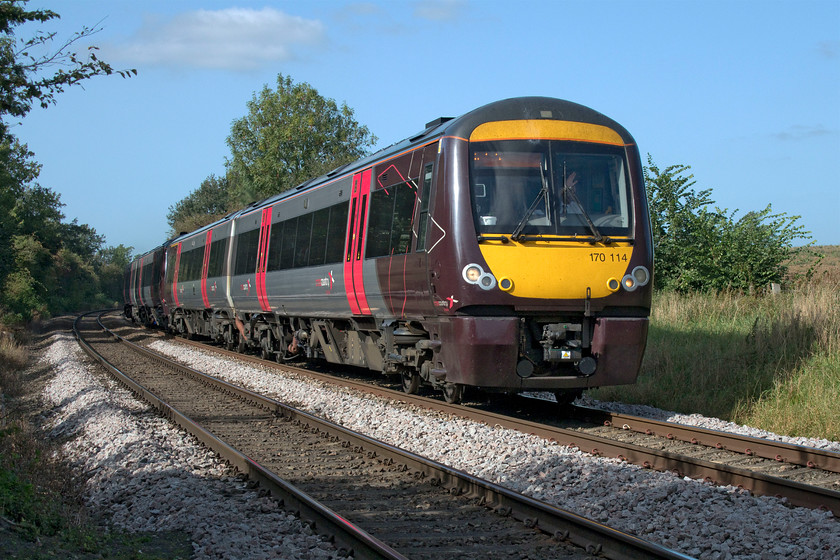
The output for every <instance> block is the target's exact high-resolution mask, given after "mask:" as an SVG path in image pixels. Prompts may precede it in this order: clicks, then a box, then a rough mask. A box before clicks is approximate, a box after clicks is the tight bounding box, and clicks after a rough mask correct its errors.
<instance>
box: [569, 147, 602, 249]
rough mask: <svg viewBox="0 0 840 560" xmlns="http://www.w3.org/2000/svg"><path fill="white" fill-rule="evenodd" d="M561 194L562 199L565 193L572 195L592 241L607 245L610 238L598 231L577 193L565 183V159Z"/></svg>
mask: <svg viewBox="0 0 840 560" xmlns="http://www.w3.org/2000/svg"><path fill="white" fill-rule="evenodd" d="M563 194H564V197H563V199H564V200H565V195H570V196H571V197H572V200H574V201H575V203H577V205H578V208H580V214H581V216H583V219H584V220H586V223H587V225H588V226H589V229H590V231H592V237H593V240H592V243H600V242H603V243H604V244H605V245H609V244H610V243H611V240H610V238H609V237H607V236H605V235H601V232H600V231H598V228H597V227H595V223H594V222H593V221H592V218H590V217H589V213H588V212H587V211H586V208H584V207H583V203H582V202H581V201H580V199H579V198H578V195H577V193H576V192H575V190H574V189H573V188H571V187H569V185H567V184H566V162H565V161H564V162H563ZM564 212H565V210H564Z"/></svg>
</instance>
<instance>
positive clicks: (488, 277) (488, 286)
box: [478, 272, 496, 290]
mask: <svg viewBox="0 0 840 560" xmlns="http://www.w3.org/2000/svg"><path fill="white" fill-rule="evenodd" d="M478 285H479V286H480V287H481V289H482V290H492V289H493V288H495V287H496V277H495V276H493V275H492V274H490V273H489V272H487V273H485V274H482V275H481V278H479V279H478Z"/></svg>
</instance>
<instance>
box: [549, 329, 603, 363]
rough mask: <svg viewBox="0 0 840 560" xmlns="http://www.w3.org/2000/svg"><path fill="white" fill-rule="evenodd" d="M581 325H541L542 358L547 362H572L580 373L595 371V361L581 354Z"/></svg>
mask: <svg viewBox="0 0 840 560" xmlns="http://www.w3.org/2000/svg"><path fill="white" fill-rule="evenodd" d="M582 330H583V326H582V325H581V324H580V323H551V324H548V325H544V326H543V336H542V340H541V341H540V345H542V347H543V360H545V361H546V362H549V363H571V364H574V366H575V368H577V370H578V372H580V373H581V375H592V374H593V373H595V368H596V367H597V362H596V360H595V358H593V357H591V356H584V355H583V340H582V336H581V334H582Z"/></svg>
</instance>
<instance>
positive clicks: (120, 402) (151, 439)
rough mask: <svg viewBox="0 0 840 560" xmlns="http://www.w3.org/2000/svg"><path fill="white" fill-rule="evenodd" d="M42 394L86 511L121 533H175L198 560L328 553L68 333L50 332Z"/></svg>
mask: <svg viewBox="0 0 840 560" xmlns="http://www.w3.org/2000/svg"><path fill="white" fill-rule="evenodd" d="M41 359H42V360H44V361H46V362H47V363H48V364H49V365H50V366H51V368H52V374H53V377H52V379H51V380H50V381H49V382H48V383H47V385H46V387H45V389H44V393H43V397H44V401H45V403H47V404H48V405H52V409H51V410H50V412H49V423H50V425H51V427H52V435H53V436H55V437H65V438H69V440H68V442H67V443H66V444H65V445H64V451H65V453H66V454H67V456H68V457H69V459H70V460H71V461H73V463H75V464H76V465H77V466H78V467H79V468H80V469H81V470H82V471H83V472H85V473H88V474H89V475H90V478H89V479H88V480H87V488H86V491H85V494H86V502H87V504H86V505H87V506H88V507H89V508H90V509H91V510H94V511H95V512H97V514H99V515H101V516H102V517H104V518H105V519H107V520H110V522H111V523H112V524H113V525H114V526H116V527H118V528H122V529H125V530H127V531H129V532H141V531H184V532H186V533H188V534H189V535H190V536H191V538H192V541H193V553H194V558H198V559H210V558H214V559H215V558H218V559H230V558H242V559H255V560H256V559H263V558H266V559H267V558H282V559H284V560H286V559H301V560H314V559H333V558H336V559H337V558H341V557H340V556H338V554H337V552H336V550H335V547H334V546H333V545H332V544H330V543H328V542H326V541H325V540H323V539H322V538H321V537H320V536H318V535H315V534H314V533H313V532H312V530H311V529H310V528H309V527H308V526H306V525H304V524H303V523H301V522H300V520H299V519H297V518H296V517H295V516H293V515H291V514H288V513H286V512H284V511H283V510H281V509H280V508H279V507H278V505H277V502H276V501H275V500H274V499H272V498H271V497H270V496H269V497H264V496H263V497H261V496H260V493H259V491H258V489H253V488H249V487H248V484H247V483H246V482H244V481H242V480H239V479H237V478H236V477H235V475H234V472H233V470H232V469H230V468H229V467H228V466H227V465H226V464H225V463H224V462H223V461H220V460H218V459H216V458H215V454H214V453H213V452H212V451H210V450H208V449H206V448H205V447H203V446H202V445H201V444H200V443H199V442H198V441H197V440H196V439H195V438H193V437H192V436H190V435H188V434H187V433H186V432H184V431H183V430H181V429H180V428H179V427H177V426H176V425H174V424H172V423H170V422H169V421H167V420H165V419H163V418H162V417H160V416H158V415H157V413H156V412H155V411H154V410H153V409H152V408H151V407H149V406H148V405H147V404H146V403H145V402H142V401H139V400H137V399H136V398H135V397H134V395H133V394H132V393H131V392H129V391H128V390H126V389H124V388H123V387H122V386H121V385H119V384H118V383H117V382H116V381H113V380H110V379H109V378H107V377H105V375H104V374H102V373H93V371H92V370H93V368H92V367H91V366H89V365H88V363H87V362H86V355H85V354H84V353H83V352H82V350H81V349H80V348H79V346H78V344H77V342H76V340H75V339H74V338H73V336H72V335H71V334H68V333H58V334H55V335H53V337H52V344H51V345H50V346H49V347H48V348H47V350H46V351H45V352H44V354H43V356H42V357H41Z"/></svg>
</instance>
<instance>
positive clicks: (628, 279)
mask: <svg viewBox="0 0 840 560" xmlns="http://www.w3.org/2000/svg"><path fill="white" fill-rule="evenodd" d="M621 285H622V286H623V287H624V289H625V290H627V291H628V292H632V291H633V290H635V289H636V288H637V287H638V286H637V285H636V279H635V278H633V275H632V274H628V275H626V276H625V277H624V278H622V279H621Z"/></svg>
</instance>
